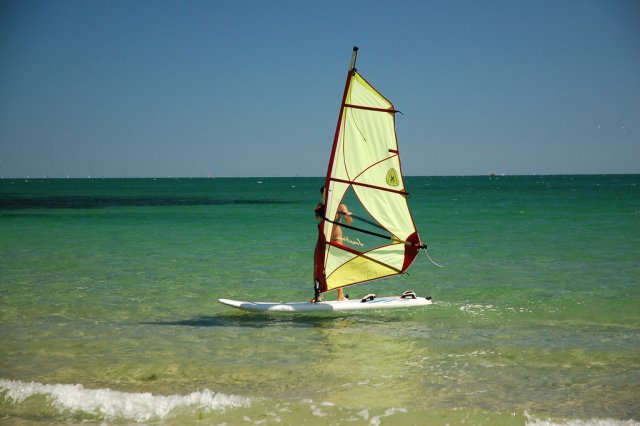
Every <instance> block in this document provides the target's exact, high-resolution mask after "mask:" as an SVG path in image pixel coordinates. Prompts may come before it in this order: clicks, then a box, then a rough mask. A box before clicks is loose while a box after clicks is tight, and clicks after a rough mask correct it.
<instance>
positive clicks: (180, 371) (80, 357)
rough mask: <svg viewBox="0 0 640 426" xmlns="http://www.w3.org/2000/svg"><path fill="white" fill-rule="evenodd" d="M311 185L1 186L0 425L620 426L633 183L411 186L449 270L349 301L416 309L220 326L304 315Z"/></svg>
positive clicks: (633, 310) (630, 337) (625, 413)
mask: <svg viewBox="0 0 640 426" xmlns="http://www.w3.org/2000/svg"><path fill="white" fill-rule="evenodd" d="M321 183H322V182H321V179H317V178H290V179H288V178H280V179H267V178H264V179H159V180H153V179H105V180H100V179H97V180H28V181H25V180H0V294H1V295H2V298H1V300H0V316H1V318H2V324H1V326H0V336H1V341H2V346H1V348H0V416H1V417H0V418H2V419H3V421H5V422H9V423H15V424H30V423H31V422H41V423H47V424H50V423H56V422H57V423H58V424H75V423H77V422H84V421H90V422H97V423H102V422H104V421H107V422H109V423H117V424H127V423H137V422H144V423H151V424H184V423H185V422H186V423H194V422H196V421H202V422H204V424H222V423H227V424H238V423H243V422H248V423H253V424H279V423H282V424H290V423H300V422H305V423H306V424H373V425H375V424H425V423H427V424H462V423H463V422H465V424H509V425H511V424H514V425H515V424H536V425H538V424H540V425H541V424H600V422H603V423H602V424H637V421H638V420H640V384H639V383H640V309H638V304H639V302H640V262H638V259H639V258H640V238H639V237H640V188H639V186H638V184H639V183H640V176H638V175H631V176H551V177H549V176H530V177H493V178H490V177H440V178H427V177H424V178H422V177H414V178H408V182H407V186H408V190H409V192H410V193H411V198H410V204H411V207H412V210H413V215H414V219H415V221H416V223H417V225H418V228H419V230H420V232H421V236H422V239H423V240H426V242H428V243H429V244H430V254H431V256H432V257H433V258H434V260H436V261H437V262H438V263H441V264H444V266H445V267H444V268H437V267H435V266H433V265H432V264H431V263H430V262H429V261H428V260H427V259H426V257H425V256H423V255H421V257H419V258H418V260H417V261H416V263H415V264H414V265H413V267H412V268H411V269H410V270H409V275H406V276H403V277H398V278H397V279H392V280H388V281H380V282H377V283H370V284H366V285H362V286H356V287H352V288H349V289H348V291H347V293H351V295H352V297H360V296H362V295H364V294H366V293H369V292H374V293H377V294H380V295H386V294H398V293H400V292H402V291H404V290H407V289H412V290H415V291H416V292H418V293H419V294H422V295H431V296H432V297H433V298H434V302H435V303H434V305H432V306H430V307H427V308H425V309H420V310H409V311H394V312H382V311H380V312H363V313H357V314H343V315H335V314H334V315H330V314H329V315H326V314H322V315H314V316H302V315H297V316H296V315H287V316H282V315H267V316H265V315H257V314H250V313H244V312H241V311H236V310H233V309H231V308H228V307H225V306H222V305H220V304H218V303H217V302H216V299H217V298H220V297H227V298H235V299H253V300H277V301H297V300H306V299H309V298H310V297H311V296H312V290H311V281H312V280H311V275H312V259H311V257H312V252H313V247H314V244H315V237H316V234H315V232H316V228H315V220H314V217H313V207H315V204H316V203H317V201H318V200H317V198H318V197H317V192H318V189H317V188H318V187H319V186H320V185H321ZM627 420H635V421H636V422H627ZM585 422H586V423H585Z"/></svg>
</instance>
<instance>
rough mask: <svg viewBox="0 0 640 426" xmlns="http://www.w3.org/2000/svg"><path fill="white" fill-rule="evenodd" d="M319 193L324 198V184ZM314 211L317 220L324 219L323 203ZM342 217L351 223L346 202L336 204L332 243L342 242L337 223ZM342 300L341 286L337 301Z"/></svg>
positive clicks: (314, 300) (343, 298) (313, 301)
mask: <svg viewBox="0 0 640 426" xmlns="http://www.w3.org/2000/svg"><path fill="white" fill-rule="evenodd" d="M320 193H321V194H322V196H323V199H324V186H322V187H321V188H320ZM315 212H316V218H317V219H318V222H321V221H322V220H323V219H324V215H325V205H324V204H322V203H320V204H318V205H317V206H316V209H315ZM343 217H344V221H345V223H346V224H347V225H351V223H352V222H353V218H352V217H351V212H350V211H349V209H348V208H347V206H346V204H342V203H340V205H339V206H338V211H337V212H336V216H335V217H334V219H333V221H334V223H333V228H331V242H333V243H337V244H342V242H343V240H344V237H343V235H342V228H341V227H340V225H339V223H340V222H341V221H342V218H343ZM343 300H345V297H344V291H343V290H342V288H338V301H343ZM317 301H320V299H319V298H315V297H314V298H313V299H311V302H312V303H315V302H317Z"/></svg>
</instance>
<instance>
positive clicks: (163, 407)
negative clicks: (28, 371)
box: [0, 379, 250, 422]
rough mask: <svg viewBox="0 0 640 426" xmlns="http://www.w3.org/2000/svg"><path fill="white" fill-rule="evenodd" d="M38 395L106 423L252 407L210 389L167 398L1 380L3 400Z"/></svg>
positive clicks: (13, 400)
mask: <svg viewBox="0 0 640 426" xmlns="http://www.w3.org/2000/svg"><path fill="white" fill-rule="evenodd" d="M2 395H3V396H2ZM37 395H43V396H45V397H47V398H48V400H49V401H50V404H52V405H53V406H55V407H57V408H58V409H61V410H68V411H71V412H73V413H84V414H89V415H96V416H98V417H100V418H104V419H116V418H125V419H129V420H135V421H137V422H144V421H149V420H152V419H162V418H164V417H166V416H167V415H168V414H169V413H171V412H172V411H173V410H176V409H179V408H183V407H189V408H197V409H201V410H204V411H207V412H208V411H216V410H224V409H225V408H232V407H246V406H248V405H250V401H249V399H248V398H244V397H240V396H234V395H225V394H222V393H218V392H213V391H210V390H208V389H205V390H202V391H198V392H193V393H191V394H189V395H166V396H165V395H154V394H151V393H130V392H120V391H114V390H111V389H87V388H85V387H84V386H82V385H80V384H75V385H70V384H54V385H49V384H42V383H36V382H30V383H27V382H22V381H19V380H15V381H14V380H4V379H0V398H1V397H3V398H4V399H5V400H9V401H10V402H12V403H15V404H20V403H22V402H24V401H25V400H26V399H28V398H30V397H32V396H37Z"/></svg>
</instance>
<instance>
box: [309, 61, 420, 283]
mask: <svg viewBox="0 0 640 426" xmlns="http://www.w3.org/2000/svg"><path fill="white" fill-rule="evenodd" d="M354 52H355V51H354ZM354 63H355V53H354V57H353V58H352V64H354ZM396 112H398V111H397V110H396V109H395V108H394V106H393V104H392V103H391V102H390V101H389V100H388V99H386V98H385V97H384V96H383V95H382V94H380V92H378V91H377V90H376V89H375V88H374V87H373V86H372V85H371V84H369V82H367V80H365V79H364V78H363V77H362V76H361V75H360V73H359V72H358V71H357V70H356V69H355V68H351V69H350V70H349V73H348V74H347V81H346V83H345V91H344V94H343V98H342V102H341V104H340V114H339V117H338V123H337V125H336V133H335V135H334V141H333V146H332V148H331V156H330V158H329V165H328V169H327V176H326V179H325V186H324V192H323V206H322V215H320V216H319V219H320V223H319V224H318V243H317V246H316V253H315V256H314V262H315V265H314V278H315V283H316V291H317V292H318V293H322V292H326V291H329V290H333V289H336V288H340V287H345V286H349V285H354V284H358V283H361V282H366V281H372V280H376V279H380V278H385V277H390V276H393V275H398V274H401V273H403V272H405V271H406V269H407V268H408V267H409V266H410V265H411V263H412V262H413V260H414V259H415V257H416V255H417V253H418V250H419V249H420V248H421V247H423V245H422V243H421V242H420V238H419V236H418V233H417V230H416V226H415V224H414V222H413V218H412V216H411V212H410V211H409V206H408V202H407V191H406V188H405V185H404V178H403V175H402V168H401V163H400V154H399V150H398V142H397V137H396V130H395V125H396V122H395V113H396ZM381 113H382V114H381ZM354 219H355V220H359V222H358V226H352V225H351V222H352V220H354Z"/></svg>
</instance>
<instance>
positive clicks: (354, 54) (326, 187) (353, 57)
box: [322, 46, 358, 205]
mask: <svg viewBox="0 0 640 426" xmlns="http://www.w3.org/2000/svg"><path fill="white" fill-rule="evenodd" d="M357 57H358V46H353V52H352V53H351V62H350V63H349V71H347V81H346V82H345V84H344V92H343V94H342V102H341V103H340V113H339V114H338V122H337V123H336V132H335V134H334V136H333V145H332V146H331V156H330V157H329V165H328V167H327V174H326V178H325V181H324V194H323V196H322V203H323V204H325V205H326V204H327V196H328V193H329V184H330V182H329V179H330V177H331V169H333V159H334V157H335V154H336V146H337V145H338V136H339V135H340V124H341V123H342V114H344V106H345V104H346V100H347V94H348V93H349V85H350V84H351V77H353V73H354V72H355V71H356V68H355V67H356V59H357Z"/></svg>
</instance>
